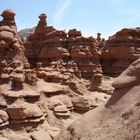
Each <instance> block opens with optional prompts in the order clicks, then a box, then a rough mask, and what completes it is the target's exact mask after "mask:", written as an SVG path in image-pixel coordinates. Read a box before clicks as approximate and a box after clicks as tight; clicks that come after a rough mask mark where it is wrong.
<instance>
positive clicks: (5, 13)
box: [1, 9, 16, 17]
mask: <svg viewBox="0 0 140 140" xmlns="http://www.w3.org/2000/svg"><path fill="white" fill-rule="evenodd" d="M15 15H16V14H15V13H14V12H13V11H12V10H11V9H5V10H4V11H3V12H2V14H1V16H2V17H14V16H15Z"/></svg>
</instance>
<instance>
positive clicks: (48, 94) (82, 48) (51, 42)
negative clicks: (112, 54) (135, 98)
mask: <svg viewBox="0 0 140 140" xmlns="http://www.w3.org/2000/svg"><path fill="white" fill-rule="evenodd" d="M2 16H3V20H2V21H0V49H1V51H0V66H1V67H0V139H8V140H12V139H14V140H23V139H24V140H25V139H26V140H43V139H48V140H52V139H54V138H55V136H56V135H58V133H59V132H60V130H61V129H66V128H67V127H68V126H69V125H70V124H71V122H72V121H73V120H75V119H77V118H78V117H79V116H81V115H82V114H83V113H85V112H86V111H89V110H91V109H93V108H95V107H97V106H99V103H102V102H104V101H105V100H106V99H107V98H108V97H109V96H107V95H106V94H105V93H99V92H95V94H94V95H92V94H93V93H92V92H91V91H88V89H87V88H89V80H84V79H83V78H85V79H92V78H94V80H93V83H94V82H95V81H97V73H100V74H101V73H102V70H101V66H100V63H99V60H100V59H99V56H100V50H98V42H97V41H96V40H95V39H94V38H92V37H90V38H84V37H82V35H81V33H80V32H79V31H76V30H70V31H69V33H68V35H67V34H66V33H65V32H64V31H57V30H56V29H54V28H53V27H52V26H47V22H46V15H45V14H41V15H40V16H39V18H40V21H39V23H38V26H37V27H36V29H35V33H34V34H33V35H31V36H29V37H28V39H27V42H26V43H25V44H26V48H27V51H26V55H27V56H28V58H29V61H30V63H31V66H32V67H33V66H34V68H31V67H30V63H28V61H27V59H26V57H25V55H24V46H23V43H22V41H21V40H20V39H19V37H18V35H17V31H16V24H15V20H14V16H15V13H14V12H12V11H11V10H5V11H4V12H3V13H2ZM71 40H73V41H71ZM88 63H89V65H88ZM88 72H89V73H88ZM101 76H102V75H101ZM99 81H100V80H99ZM98 85H100V82H98V84H96V86H98ZM98 94H100V96H99V95H98ZM87 95H90V97H87ZM105 97H106V99H105ZM51 126H53V127H51Z"/></svg>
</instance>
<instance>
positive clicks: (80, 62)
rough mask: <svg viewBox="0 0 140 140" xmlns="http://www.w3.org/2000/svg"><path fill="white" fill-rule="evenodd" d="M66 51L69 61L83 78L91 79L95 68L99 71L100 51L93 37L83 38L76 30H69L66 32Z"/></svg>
mask: <svg viewBox="0 0 140 140" xmlns="http://www.w3.org/2000/svg"><path fill="white" fill-rule="evenodd" d="M68 50H69V52H70V56H71V61H74V62H75V63H76V64H77V66H78V68H79V70H80V71H81V74H82V77H83V78H86V79H91V78H92V76H93V75H94V71H96V68H97V69H101V66H100V54H101V51H100V49H99V47H98V42H97V41H96V39H94V38H93V37H89V38H85V37H83V36H82V34H81V32H79V31H77V30H76V29H73V30H70V31H69V32H68Z"/></svg>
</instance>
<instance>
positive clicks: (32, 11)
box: [0, 0, 140, 38]
mask: <svg viewBox="0 0 140 140" xmlns="http://www.w3.org/2000/svg"><path fill="white" fill-rule="evenodd" d="M7 8H10V9H12V10H13V11H15V12H16V21H17V27H18V29H24V28H29V27H33V26H36V25H37V23H38V15H39V14H40V13H46V14H47V16H48V19H47V20H48V25H53V26H54V27H55V28H57V29H62V30H63V29H66V31H67V30H69V29H72V28H77V29H78V30H81V31H82V33H83V35H84V36H89V35H93V36H94V37H96V33H97V32H101V33H102V36H103V37H106V38H107V37H108V36H111V35H113V34H115V32H117V31H118V30H120V29H122V28H124V27H126V28H133V27H139V26H140V0H0V13H1V12H2V11H3V10H4V9H7ZM0 19H1V18H0Z"/></svg>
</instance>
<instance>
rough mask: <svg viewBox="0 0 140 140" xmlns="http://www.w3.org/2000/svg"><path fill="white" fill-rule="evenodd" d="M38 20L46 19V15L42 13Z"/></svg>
mask: <svg viewBox="0 0 140 140" xmlns="http://www.w3.org/2000/svg"><path fill="white" fill-rule="evenodd" d="M39 18H40V19H46V18H47V16H46V14H44V13H42V14H40V15H39Z"/></svg>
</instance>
